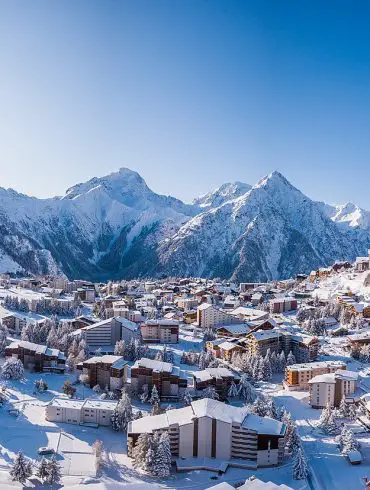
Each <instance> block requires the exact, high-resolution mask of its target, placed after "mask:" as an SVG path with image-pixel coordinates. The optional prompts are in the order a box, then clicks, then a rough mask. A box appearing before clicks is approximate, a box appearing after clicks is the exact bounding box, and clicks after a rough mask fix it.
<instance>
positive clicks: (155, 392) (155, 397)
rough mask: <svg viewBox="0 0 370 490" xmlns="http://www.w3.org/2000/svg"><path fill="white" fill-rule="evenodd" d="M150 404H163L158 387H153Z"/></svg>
mask: <svg viewBox="0 0 370 490" xmlns="http://www.w3.org/2000/svg"><path fill="white" fill-rule="evenodd" d="M149 403H150V404H151V405H154V404H155V403H157V404H158V405H160V403H161V400H160V398H159V394H158V390H157V387H156V385H153V388H152V391H151V394H150V398H149Z"/></svg>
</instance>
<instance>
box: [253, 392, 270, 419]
mask: <svg viewBox="0 0 370 490" xmlns="http://www.w3.org/2000/svg"><path fill="white" fill-rule="evenodd" d="M252 411H253V413H255V414H256V415H259V416H260V417H264V416H265V415H266V413H267V406H266V400H265V399H264V398H262V397H261V396H258V397H257V398H256V399H255V400H254V402H253V405H252Z"/></svg>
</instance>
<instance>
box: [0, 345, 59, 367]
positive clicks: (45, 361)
mask: <svg viewBox="0 0 370 490" xmlns="http://www.w3.org/2000/svg"><path fill="white" fill-rule="evenodd" d="M4 354H5V357H6V358H10V357H13V358H15V359H19V360H21V361H22V363H23V365H24V367H25V368H26V369H29V370H30V371H36V372H43V371H52V372H54V373H64V370H65V362H66V358H65V355H64V353H63V352H61V351H60V350H58V349H52V348H50V347H47V346H46V345H39V344H34V343H33V342H27V341H26V340H15V341H14V342H12V343H11V344H10V345H8V346H7V347H5V352H4Z"/></svg>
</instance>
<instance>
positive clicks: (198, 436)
mask: <svg viewBox="0 0 370 490" xmlns="http://www.w3.org/2000/svg"><path fill="white" fill-rule="evenodd" d="M156 431H158V432H163V431H167V432H168V433H169V436H170V442H171V453H172V455H173V457H178V458H217V459H221V460H231V459H238V460H245V464H246V465H248V463H250V465H251V467H253V468H256V467H263V466H275V465H278V464H281V463H282V462H283V458H284V437H285V432H286V426H285V425H284V424H283V423H282V422H279V421H277V420H274V419H270V418H268V417H259V416H257V415H254V414H250V413H248V412H247V410H246V409H245V407H244V408H239V407H233V406H231V405H225V404H224V403H222V402H219V401H217V400H211V399H209V398H204V399H201V400H197V401H194V402H192V404H191V405H190V406H189V407H184V408H180V409H175V410H169V411H167V412H166V413H164V414H162V415H156V416H149V417H143V418H141V419H138V420H133V421H132V422H130V424H129V427H128V432H127V440H128V456H130V457H132V450H133V448H134V446H135V444H136V441H137V439H138V437H139V435H140V434H143V433H154V432H156Z"/></svg>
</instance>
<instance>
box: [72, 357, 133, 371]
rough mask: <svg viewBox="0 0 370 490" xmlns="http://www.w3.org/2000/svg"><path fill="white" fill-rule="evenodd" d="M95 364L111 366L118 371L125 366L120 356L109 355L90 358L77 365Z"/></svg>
mask: <svg viewBox="0 0 370 490" xmlns="http://www.w3.org/2000/svg"><path fill="white" fill-rule="evenodd" d="M97 363H103V364H112V367H114V368H117V369H118V368H120V367H123V366H124V365H125V364H127V361H125V360H124V358H123V357H122V356H113V355H110V354H105V355H104V356H94V357H90V359H87V360H86V361H83V362H80V363H79V364H97Z"/></svg>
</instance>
